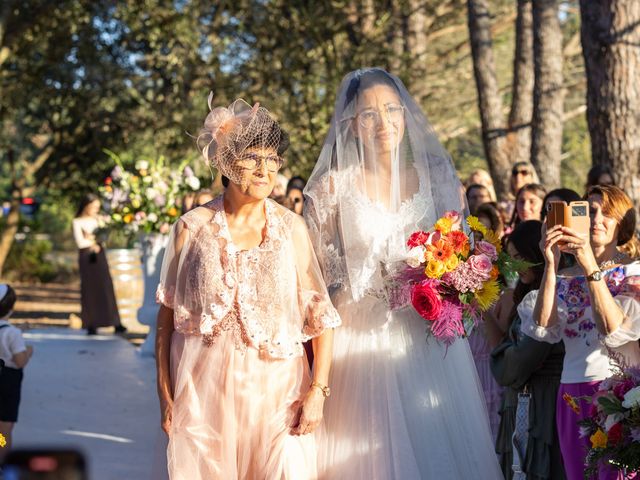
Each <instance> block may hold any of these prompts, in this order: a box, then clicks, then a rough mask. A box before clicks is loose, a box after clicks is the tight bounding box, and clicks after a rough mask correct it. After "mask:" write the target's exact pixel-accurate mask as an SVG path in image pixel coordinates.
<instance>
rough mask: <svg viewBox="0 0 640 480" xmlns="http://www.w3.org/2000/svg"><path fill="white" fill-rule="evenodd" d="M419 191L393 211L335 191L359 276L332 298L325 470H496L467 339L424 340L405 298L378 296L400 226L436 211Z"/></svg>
mask: <svg viewBox="0 0 640 480" xmlns="http://www.w3.org/2000/svg"><path fill="white" fill-rule="evenodd" d="M424 198H425V197H424V196H422V195H420V194H417V195H415V196H414V197H413V198H411V199H410V200H408V201H406V202H405V203H403V204H402V206H401V207H400V209H399V210H398V213H388V212H387V211H386V210H385V209H384V208H383V207H381V206H380V205H378V204H376V203H373V202H371V201H370V200H368V199H367V198H366V197H364V196H362V195H358V194H356V193H353V192H352V193H351V194H347V195H346V197H344V196H343V197H342V198H341V200H342V213H343V214H346V216H348V218H349V219H350V225H351V226H352V228H351V229H350V232H349V233H350V235H352V236H353V235H355V236H356V237H357V238H350V239H349V244H350V245H351V247H350V251H349V262H351V263H352V264H353V267H354V268H357V269H358V271H360V275H359V276H358V278H357V280H356V281H355V282H354V281H353V277H354V276H353V274H352V281H351V286H350V288H343V289H342V290H339V291H338V292H336V293H335V294H334V296H333V301H334V304H335V306H336V308H337V309H338V311H339V313H340V315H341V317H342V326H341V327H339V328H337V329H336V330H335V340H334V348H333V351H334V355H333V364H332V371H331V389H332V395H331V397H329V398H328V399H327V402H326V404H325V418H324V427H325V428H324V431H325V433H324V437H323V438H322V441H321V447H320V465H321V469H320V471H321V472H323V476H322V478H326V479H331V480H340V479H345V480H346V479H349V480H359V479H362V480H365V479H366V480H378V479H379V480H391V479H397V480H413V479H433V480H458V479H460V480H462V479H474V480H482V479H487V480H489V479H490V480H494V479H500V478H502V473H501V472H500V469H499V466H498V462H497V459H496V455H495V453H494V446H493V442H492V437H491V432H490V427H489V420H488V415H487V411H486V407H485V403H484V401H483V392H482V388H481V385H480V382H479V380H478V376H477V373H476V369H475V365H474V362H473V358H472V356H471V352H470V350H469V346H468V343H467V341H466V340H462V339H460V340H457V341H456V342H455V343H454V344H453V345H452V346H450V347H449V348H448V349H447V348H446V347H444V346H442V345H441V344H439V343H438V342H436V341H435V340H434V339H433V338H429V339H427V336H426V332H427V325H426V321H425V320H423V319H422V318H421V317H420V316H419V315H418V314H417V313H416V312H415V310H413V308H412V307H411V306H408V307H405V308H404V309H402V310H396V311H390V308H389V307H388V305H387V301H386V300H385V298H384V280H383V276H384V273H383V270H384V266H383V264H384V263H386V262H393V261H394V259H393V258H391V257H392V256H393V255H391V254H390V253H389V252H396V251H402V250H403V245H404V241H405V240H406V239H404V232H405V231H406V228H407V225H412V224H414V223H416V222H417V219H419V218H422V217H424V212H425V211H427V210H426V209H433V205H428V204H427V201H426V200H424ZM427 198H429V197H427ZM336 255H337V253H336ZM334 260H336V261H339V259H334ZM325 261H327V262H329V263H331V259H328V258H325ZM356 264H357V265H356ZM347 268H349V266H348V265H347ZM354 293H355V295H354ZM354 298H359V299H358V300H354Z"/></svg>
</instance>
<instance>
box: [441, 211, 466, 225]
mask: <svg viewBox="0 0 640 480" xmlns="http://www.w3.org/2000/svg"><path fill="white" fill-rule="evenodd" d="M443 217H444V218H449V219H451V224H452V225H451V230H460V227H461V225H462V215H460V212H456V211H455V210H449V211H448V212H445V214H444V215H443Z"/></svg>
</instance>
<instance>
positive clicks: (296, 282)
mask: <svg viewBox="0 0 640 480" xmlns="http://www.w3.org/2000/svg"><path fill="white" fill-rule="evenodd" d="M209 105H210V107H211V97H210V103H209ZM198 142H199V146H200V147H201V148H202V153H203V156H204V158H205V160H206V161H207V162H209V163H210V164H211V165H212V166H213V167H215V168H216V169H218V170H220V171H221V172H222V173H223V175H224V178H223V182H224V184H225V186H226V188H225V191H224V193H223V194H222V195H220V196H218V197H216V198H215V199H214V200H213V201H211V202H208V203H206V204H204V205H202V206H199V207H197V208H195V209H193V210H191V211H190V212H188V213H187V214H185V215H183V216H182V217H180V220H179V221H178V222H177V223H176V224H175V225H174V227H173V230H172V233H171V237H170V240H169V244H168V247H167V251H166V253H165V256H164V261H163V265H162V272H161V278H160V284H159V286H158V290H157V298H158V301H159V302H160V303H161V304H162V305H161V307H160V311H159V313H158V333H157V341H156V362H157V381H158V394H159V397H160V404H161V414H162V427H163V429H164V430H165V431H166V432H167V434H168V436H169V445H168V450H167V458H168V470H169V474H170V477H171V478H172V479H205V478H206V479H209V478H225V479H226V478H243V479H244V478H247V479H272V478H273V479H276V478H277V479H307V478H316V477H317V466H316V457H317V452H316V446H315V445H316V444H315V441H316V437H315V435H312V433H313V432H314V431H315V430H316V428H317V427H318V426H319V424H320V422H321V420H322V416H323V408H324V402H325V399H326V398H327V397H328V396H329V394H330V392H331V390H330V388H329V385H328V383H329V368H330V364H331V349H332V337H333V330H332V329H333V327H337V326H338V325H339V324H340V322H341V321H340V318H339V316H338V314H337V312H336V310H335V309H334V308H333V306H332V304H331V301H330V299H329V295H328V293H327V290H326V287H325V285H324V283H323V280H322V275H321V272H320V268H319V266H318V262H317V260H316V257H315V254H314V252H313V248H312V246H311V242H310V239H309V235H308V233H307V229H306V226H305V224H304V220H303V219H302V218H301V217H299V216H298V215H295V214H294V213H293V212H291V211H289V210H287V209H286V208H284V207H281V206H279V205H278V204H276V203H275V202H274V201H273V200H270V199H268V198H267V197H268V196H269V194H270V193H271V191H272V190H273V187H274V185H275V183H276V176H277V173H278V171H279V170H280V168H281V167H282V163H283V160H282V155H283V153H284V152H285V150H286V149H287V147H288V145H289V140H288V135H287V134H286V133H285V132H284V131H283V130H282V129H281V128H280V126H279V125H278V123H277V122H276V121H275V120H274V119H273V118H272V117H271V115H270V114H269V112H268V111H267V110H266V109H265V108H263V107H259V106H258V105H257V104H256V106H255V107H253V108H251V107H250V106H249V105H247V104H246V103H244V102H243V101H241V100H236V101H235V102H234V103H232V104H231V105H230V106H229V107H228V108H225V107H218V108H213V109H212V111H211V112H210V113H209V115H208V116H207V117H206V120H205V126H204V129H203V130H202V133H201V135H200V136H199V137H198ZM310 338H313V349H314V354H315V360H314V369H313V373H310V372H309V369H308V365H307V362H306V359H305V356H304V350H303V347H302V344H303V342H304V341H306V340H308V339H310Z"/></svg>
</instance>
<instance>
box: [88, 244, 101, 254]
mask: <svg viewBox="0 0 640 480" xmlns="http://www.w3.org/2000/svg"><path fill="white" fill-rule="evenodd" d="M89 248H91V251H92V252H93V253H100V250H101V249H102V248H101V247H100V244H98V243H96V244H93V245H91V247H89Z"/></svg>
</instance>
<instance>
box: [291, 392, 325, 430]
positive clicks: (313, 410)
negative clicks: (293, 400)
mask: <svg viewBox="0 0 640 480" xmlns="http://www.w3.org/2000/svg"><path fill="white" fill-rule="evenodd" d="M324 398H325V397H324V395H323V394H322V391H321V390H320V389H319V388H316V387H310V388H309V391H308V392H307V395H306V396H305V397H304V400H303V401H302V406H301V407H300V421H299V422H298V425H297V426H295V427H293V429H292V430H291V434H292V435H306V434H308V433H311V432H313V431H314V430H315V429H316V428H317V427H318V425H320V422H321V421H322V411H323V408H324Z"/></svg>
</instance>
